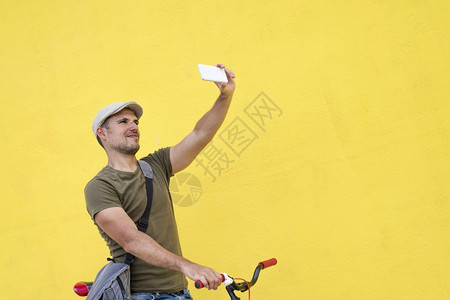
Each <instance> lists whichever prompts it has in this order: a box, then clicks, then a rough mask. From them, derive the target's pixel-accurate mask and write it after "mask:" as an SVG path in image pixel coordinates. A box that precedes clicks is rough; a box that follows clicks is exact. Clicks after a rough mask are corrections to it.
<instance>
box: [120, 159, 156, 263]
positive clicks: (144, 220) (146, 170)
mask: <svg viewBox="0 0 450 300" xmlns="http://www.w3.org/2000/svg"><path fill="white" fill-rule="evenodd" d="M138 163H139V168H140V169H141V171H142V173H143V174H144V176H145V189H146V191H147V206H146V207H145V211H144V214H143V215H142V217H141V218H140V219H139V221H138V222H137V228H138V230H139V231H142V232H145V231H146V230H147V228H148V218H149V217H150V211H151V209H152V198H153V170H152V167H151V166H150V164H149V163H148V162H146V161H144V160H139V161H138ZM133 261H134V255H133V254H131V253H127V256H126V257H125V263H126V264H127V265H131V264H132V263H133Z"/></svg>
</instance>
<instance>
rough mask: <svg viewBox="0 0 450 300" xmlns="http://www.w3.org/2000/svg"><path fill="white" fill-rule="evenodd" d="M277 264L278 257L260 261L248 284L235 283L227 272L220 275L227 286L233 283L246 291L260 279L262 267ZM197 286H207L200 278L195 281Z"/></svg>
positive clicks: (237, 288)
mask: <svg viewBox="0 0 450 300" xmlns="http://www.w3.org/2000/svg"><path fill="white" fill-rule="evenodd" d="M276 264H277V260H276V258H271V259H268V260H265V261H262V262H260V263H259V264H258V266H257V267H256V269H255V272H254V273H253V278H252V280H251V281H250V282H249V283H248V285H247V284H242V283H235V282H234V279H233V278H232V277H229V276H228V275H227V274H225V273H222V274H220V275H221V276H222V282H225V285H226V286H228V285H231V286H232V288H233V289H234V290H239V291H243V292H244V291H246V290H247V289H248V288H249V287H251V286H253V285H254V284H255V283H256V281H257V280H258V277H259V272H260V271H261V270H262V269H265V268H268V267H271V266H274V265H276ZM227 279H229V280H230V282H229V283H228V282H226V281H227ZM195 287H196V288H197V289H201V288H204V287H205V286H204V285H203V282H201V281H200V280H196V281H195Z"/></svg>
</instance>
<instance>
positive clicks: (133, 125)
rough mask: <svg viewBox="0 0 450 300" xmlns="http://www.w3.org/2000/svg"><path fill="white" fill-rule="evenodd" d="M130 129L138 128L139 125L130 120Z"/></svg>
mask: <svg viewBox="0 0 450 300" xmlns="http://www.w3.org/2000/svg"><path fill="white" fill-rule="evenodd" d="M128 129H129V130H138V129H139V126H138V125H137V124H136V123H134V122H130V126H129V127H128Z"/></svg>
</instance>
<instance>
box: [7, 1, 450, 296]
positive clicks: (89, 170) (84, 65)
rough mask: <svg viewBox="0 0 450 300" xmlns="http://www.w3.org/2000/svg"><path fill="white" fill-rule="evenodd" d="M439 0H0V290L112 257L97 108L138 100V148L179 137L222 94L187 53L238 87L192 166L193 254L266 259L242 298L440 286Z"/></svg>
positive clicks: (28, 291) (65, 287) (245, 270)
mask: <svg viewBox="0 0 450 300" xmlns="http://www.w3.org/2000/svg"><path fill="white" fill-rule="evenodd" d="M448 3H449V2H448V1H410V0H408V1H312V0H307V1H237V0H232V1H221V2H218V1H202V2H200V1H198V2H194V1H190V2H188V1H159V2H156V1H144V0H139V1H84V0H83V1H79V0H77V1H50V0H44V1H20V0H15V1H7V0H2V1H0V20H1V21H0V22H1V23H0V24H1V26H0V39H1V47H0V66H1V70H0V93H1V103H2V109H1V113H0V114H1V115H0V128H1V137H2V141H3V142H2V146H1V147H0V148H1V150H0V157H1V165H0V176H1V181H0V191H1V204H0V205H1V207H0V208H1V209H0V212H1V219H0V234H1V237H0V240H1V243H2V246H1V250H0V257H1V258H0V259H1V261H0V269H1V272H0V274H1V275H0V287H1V298H2V299H77V298H78V297H77V296H76V295H75V294H74V293H73V292H72V290H71V289H72V285H73V284H74V283H75V282H76V281H78V280H87V279H92V278H93V277H94V276H95V273H96V272H97V271H98V269H99V268H100V267H101V266H102V265H103V264H104V263H106V261H105V258H106V257H107V256H108V251H107V249H106V246H105V245H104V242H103V241H102V240H101V238H100V237H99V235H98V232H97V231H96V229H95V227H94V226H93V224H92V222H91V220H90V219H89V217H88V214H87V212H86V210H85V207H84V196H83V188H84V185H85V183H86V182H87V181H88V180H89V179H90V178H91V177H92V176H94V175H95V174H96V172H97V171H98V170H99V169H100V168H102V166H104V165H105V164H106V158H105V154H104V152H103V150H102V149H101V148H100V147H99V146H98V145H97V143H96V141H95V140H94V137H93V134H92V132H91V128H90V126H91V122H92V119H93V117H94V115H95V113H96V111H97V110H98V109H99V108H101V107H103V106H105V105H107V104H109V103H111V102H115V101H124V100H136V101H138V102H139V103H140V104H142V105H143V107H144V116H143V118H142V120H141V133H142V143H141V146H142V147H141V151H140V152H139V154H140V155H141V156H143V155H145V154H146V153H149V152H152V151H153V150H155V149H156V148H157V147H159V146H170V145H173V144H174V143H176V142H178V141H180V140H181V138H183V137H184V136H185V135H186V134H187V133H188V132H190V130H191V129H192V128H193V126H194V124H195V122H196V121H197V120H198V119H199V118H200V117H201V115H202V114H203V113H204V112H206V110H207V109H209V107H210V106H211V105H212V102H213V101H214V99H215V98H216V96H217V89H216V87H215V86H214V85H213V84H211V83H208V82H203V81H202V80H201V79H200V76H199V74H198V71H197V66H196V64H198V63H203V64H215V63H218V62H221V63H224V64H226V65H227V66H229V67H230V68H232V69H233V70H234V71H235V73H236V75H237V79H236V80H237V85H238V88H237V91H236V93H235V97H234V101H233V104H232V107H231V110H230V112H229V115H228V117H227V119H226V121H225V124H224V127H223V129H225V128H226V127H225V126H229V127H228V129H229V130H228V131H221V134H222V137H223V138H222V139H220V137H219V136H217V137H216V138H215V140H214V142H213V145H214V146H215V147H216V148H210V150H215V151H216V152H214V153H215V154H216V156H215V158H216V160H215V161H214V162H213V161H211V164H210V165H209V169H202V168H201V166H200V164H199V163H198V162H199V161H197V162H196V163H195V164H194V165H192V166H191V167H190V168H189V169H187V170H186V171H185V172H184V174H190V175H192V178H195V179H196V180H197V181H196V182H194V183H193V184H191V186H192V187H195V186H196V185H198V186H199V185H201V188H200V190H196V191H194V192H196V195H197V196H196V197H198V196H199V191H200V192H201V195H200V198H199V199H197V201H196V202H195V203H191V204H186V203H181V202H180V205H176V206H175V209H176V214H177V217H178V223H179V228H180V232H181V238H182V244H183V248H184V253H185V256H186V257H188V258H190V259H192V260H194V261H196V262H199V263H202V264H206V265H208V266H211V267H214V268H215V269H216V270H218V271H219V272H227V273H228V274H230V275H231V276H237V277H245V278H248V277H250V276H251V272H252V269H253V267H254V266H255V265H256V264H257V263H258V262H259V261H261V260H264V259H268V258H271V257H277V258H278V260H279V264H278V265H277V266H276V267H273V268H270V269H268V270H264V271H263V272H262V277H261V278H260V281H259V282H258V284H257V285H256V286H255V288H254V289H253V290H252V299H449V298H450V286H449V282H450V256H449V252H450V222H449V213H450V206H449V200H450V197H449V191H450V188H449V182H450V178H449V177H450V176H449V169H450V168H449V165H450V164H449V154H450V150H449V146H450V142H449V141H450V139H449V138H450V134H449V132H450V121H449V117H448V115H449V113H450V104H449V99H448V97H449V91H450V89H449V84H450V82H449V74H450V73H449V71H450V64H449V50H450V49H449V46H450V44H449V36H450V30H449V25H450V21H449V19H450V16H449V11H450V7H449V4H448ZM261 92H264V94H263V97H264V99H265V100H267V101H266V104H267V103H269V104H270V105H271V106H270V107H271V108H272V109H273V110H267V107H264V106H261V105H260V106H259V109H260V111H259V112H260V115H259V120H260V121H264V122H265V123H264V126H262V127H260V126H258V124H257V123H256V122H254V121H253V120H252V118H251V116H253V117H257V116H256V115H251V114H250V115H249V114H247V113H246V112H248V111H249V109H252V108H254V107H255V105H256V104H257V103H258V101H262V100H261V98H258V96H259V95H260V93H261ZM269 99H270V100H271V102H270V101H268V100H269ZM254 100H255V101H256V102H254ZM275 105H276V106H275ZM256 108H258V106H257V105H256ZM237 118H238V119H237ZM236 120H237V121H236ZM234 122H240V123H234ZM236 124H237V125H239V126H242V124H245V125H246V126H247V127H246V128H247V129H246V131H245V132H244V133H242V132H243V129H242V128H244V127H236ZM237 128H241V130H240V131H239V132H240V133H241V134H242V136H241V137H240V138H241V139H240V143H241V144H240V146H239V145H238V144H236V143H237V142H236V140H235V141H234V142H235V144H234V146H239V147H241V148H240V149H241V150H242V151H240V152H239V155H237V154H236V153H235V152H233V151H232V149H231V148H230V147H229V146H230V143H231V139H232V138H233V136H232V135H231V133H232V130H231V129H235V130H236V129H237ZM251 132H252V133H253V135H251V134H250V133H251ZM235 133H236V131H235ZM245 134H247V135H246V136H245ZM255 136H257V138H255ZM234 138H236V136H234ZM250 142H251V144H250ZM227 143H228V144H227ZM245 143H247V144H245ZM245 145H247V146H248V147H246V148H245V149H244V148H243V147H244V146H245ZM231 146H233V145H231ZM212 154H213V152H209V153H202V155H201V159H203V160H202V161H203V163H206V162H207V159H206V158H211V155H212ZM219 154H220V156H217V155H219ZM208 155H210V156H208ZM218 158H221V159H220V160H219V159H218ZM225 158H226V159H225ZM227 159H228V160H227ZM219 165H220V166H222V167H225V170H220V169H219V168H218V166H219ZM206 170H209V171H210V172H211V173H212V174H215V177H216V178H215V180H213V177H212V176H211V174H210V173H207V172H206ZM214 172H215V173H214ZM180 174H181V173H180ZM177 178H178V177H177ZM179 188H180V191H179V193H181V194H185V195H187V194H188V193H190V192H192V191H193V190H190V189H189V186H188V185H187V184H184V185H180V186H179ZM191 288H192V285H191ZM192 292H193V295H194V297H195V298H196V299H197V300H198V299H227V295H226V292H225V291H224V289H223V288H222V287H221V288H220V289H219V290H218V291H203V290H202V291H196V290H193V291H192ZM246 297H247V296H246V295H242V298H243V299H246Z"/></svg>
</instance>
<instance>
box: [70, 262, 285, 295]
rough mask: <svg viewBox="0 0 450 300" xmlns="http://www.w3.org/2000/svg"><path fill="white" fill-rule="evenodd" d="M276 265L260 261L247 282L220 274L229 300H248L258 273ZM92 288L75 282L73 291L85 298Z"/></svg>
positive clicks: (198, 282)
mask: <svg viewBox="0 0 450 300" xmlns="http://www.w3.org/2000/svg"><path fill="white" fill-rule="evenodd" d="M277 263H278V261H277V260H276V259H275V258H271V259H268V260H265V261H262V262H260V263H258V265H257V266H256V268H255V271H254V272H253V277H252V280H251V281H247V280H245V279H242V278H233V277H230V276H228V275H227V274H226V273H222V274H220V275H221V276H222V282H223V284H224V286H225V289H226V290H227V292H228V295H229V296H230V298H231V300H240V299H241V298H239V297H237V296H236V294H235V293H234V292H235V291H240V292H242V293H244V292H246V291H248V299H250V288H251V287H252V286H254V285H255V284H256V281H257V280H258V278H259V273H260V272H261V270H263V269H265V268H268V267H271V266H274V265H276V264H277ZM235 279H237V280H242V281H243V282H236V281H235ZM91 286H92V282H77V283H76V284H75V285H74V287H73V290H74V292H75V293H76V294H77V295H78V296H82V297H85V296H87V295H88V293H89V289H90V288H91ZM195 287H196V288H197V289H201V288H203V287H204V286H203V283H202V282H201V281H200V280H197V281H195Z"/></svg>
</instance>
